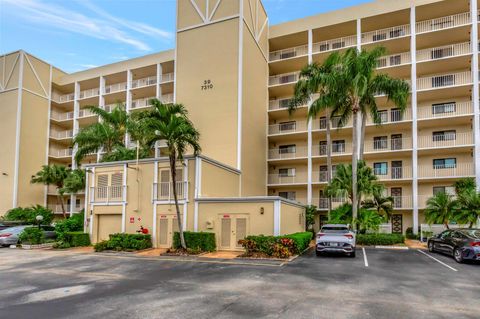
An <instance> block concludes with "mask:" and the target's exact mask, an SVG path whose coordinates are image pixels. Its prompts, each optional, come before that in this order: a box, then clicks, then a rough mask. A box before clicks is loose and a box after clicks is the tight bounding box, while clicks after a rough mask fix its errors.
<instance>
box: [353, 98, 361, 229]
mask: <svg viewBox="0 0 480 319" xmlns="http://www.w3.org/2000/svg"><path fill="white" fill-rule="evenodd" d="M359 120H361V119H360V112H359V109H358V102H356V103H355V107H354V111H353V129H352V143H353V149H352V217H353V220H355V219H356V218H357V217H358V194H357V191H358V185H357V179H358V176H357V171H358V146H359V141H358V138H359V136H358V135H359V134H358V125H359ZM353 227H354V229H357V226H356V223H353Z"/></svg>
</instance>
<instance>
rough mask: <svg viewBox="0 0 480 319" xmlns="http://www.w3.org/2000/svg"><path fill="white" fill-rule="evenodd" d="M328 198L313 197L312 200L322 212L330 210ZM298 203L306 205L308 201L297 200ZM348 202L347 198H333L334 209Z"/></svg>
mask: <svg viewBox="0 0 480 319" xmlns="http://www.w3.org/2000/svg"><path fill="white" fill-rule="evenodd" d="M328 200H329V199H328V198H327V197H313V198H312V205H315V206H317V209H320V210H327V209H328ZM297 201H299V202H301V203H304V204H306V203H307V202H306V199H305V200H303V199H297ZM346 202H348V200H347V199H346V198H341V197H334V198H332V209H335V208H337V207H339V206H341V205H342V204H345V203H346Z"/></svg>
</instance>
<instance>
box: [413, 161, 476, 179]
mask: <svg viewBox="0 0 480 319" xmlns="http://www.w3.org/2000/svg"><path fill="white" fill-rule="evenodd" d="M474 175H475V171H474V166H473V163H456V164H453V165H433V166H432V165H421V166H419V167H418V177H419V178H438V177H451V178H456V177H469V176H474Z"/></svg>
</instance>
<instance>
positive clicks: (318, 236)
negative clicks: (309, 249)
mask: <svg viewBox="0 0 480 319" xmlns="http://www.w3.org/2000/svg"><path fill="white" fill-rule="evenodd" d="M322 236H325V234H322V233H321V234H317V238H320V237H322Z"/></svg>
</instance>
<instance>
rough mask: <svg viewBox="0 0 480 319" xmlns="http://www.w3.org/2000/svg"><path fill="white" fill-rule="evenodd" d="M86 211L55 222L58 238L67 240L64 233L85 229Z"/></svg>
mask: <svg viewBox="0 0 480 319" xmlns="http://www.w3.org/2000/svg"><path fill="white" fill-rule="evenodd" d="M83 223H84V213H83V212H82V213H78V214H73V215H72V216H71V217H70V218H67V219H64V220H60V221H58V222H57V223H56V224H55V232H56V233H57V239H58V240H60V241H63V240H65V238H64V235H65V233H67V232H78V231H83Z"/></svg>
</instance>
